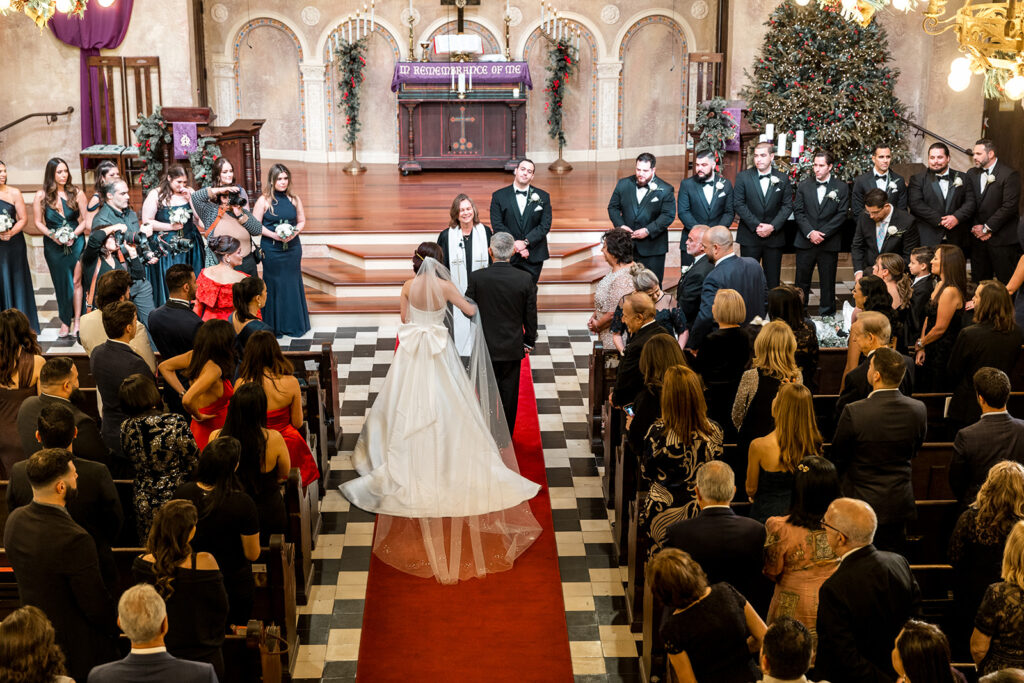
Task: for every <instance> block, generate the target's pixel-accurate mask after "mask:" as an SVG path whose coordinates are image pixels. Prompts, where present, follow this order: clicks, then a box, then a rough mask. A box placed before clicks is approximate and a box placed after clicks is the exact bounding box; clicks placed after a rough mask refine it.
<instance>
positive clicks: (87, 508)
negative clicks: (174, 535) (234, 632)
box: [7, 403, 145, 593]
mask: <svg viewBox="0 0 1024 683" xmlns="http://www.w3.org/2000/svg"><path fill="white" fill-rule="evenodd" d="M36 423H37V426H36V432H35V438H36V439H37V441H36V444H37V445H40V444H41V445H42V448H62V449H65V450H67V451H68V452H70V453H72V455H73V456H74V450H73V445H72V444H73V443H74V439H75V416H74V414H73V413H72V411H71V409H70V408H69V407H66V406H63V405H60V404H59V403H53V404H50V405H46V406H44V407H43V408H42V411H41V412H40V413H39V416H38V418H37V420H36ZM35 450H40V449H39V448H37V449H35ZM33 452H34V451H33ZM72 462H73V463H74V464H75V471H76V472H77V473H78V483H77V487H76V490H77V493H76V494H75V495H74V496H73V497H72V498H71V499H70V500H68V501H67V511H68V514H70V515H71V519H73V520H75V521H76V522H77V523H78V524H79V525H80V526H81V527H82V528H83V529H85V530H86V531H88V532H89V535H90V536H92V540H93V541H95V542H96V552H97V554H98V556H99V560H100V573H101V574H102V575H103V582H104V583H105V584H106V585H107V588H108V589H109V590H110V591H111V593H113V592H114V591H115V590H116V588H117V565H116V564H115V563H114V553H113V551H112V550H111V548H112V547H113V546H114V543H115V541H116V540H117V534H118V533H119V532H120V531H121V524H122V523H123V522H124V510H123V508H122V507H121V498H120V496H118V495H117V489H116V488H115V487H114V480H113V478H111V476H110V470H108V469H107V466H106V465H104V464H102V463H98V462H93V461H91V460H86V459H84V458H79V457H77V456H75V457H73V458H72ZM27 466H28V461H26V460H22V461H21V462H18V463H15V464H14V467H12V468H11V480H10V483H9V484H8V486H7V509H8V510H14V509H15V508H19V507H22V506H25V505H28V504H30V503H31V502H32V485H31V484H30V483H29V480H28V475H27V474H26V473H25V470H26V467H27ZM141 540H142V542H145V539H141Z"/></svg>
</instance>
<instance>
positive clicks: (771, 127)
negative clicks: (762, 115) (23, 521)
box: [764, 123, 775, 141]
mask: <svg viewBox="0 0 1024 683" xmlns="http://www.w3.org/2000/svg"><path fill="white" fill-rule="evenodd" d="M764 134H765V135H767V136H768V140H769V141H771V139H772V138H774V137H775V124H774V123H769V124H768V125H766V126H765V127H764Z"/></svg>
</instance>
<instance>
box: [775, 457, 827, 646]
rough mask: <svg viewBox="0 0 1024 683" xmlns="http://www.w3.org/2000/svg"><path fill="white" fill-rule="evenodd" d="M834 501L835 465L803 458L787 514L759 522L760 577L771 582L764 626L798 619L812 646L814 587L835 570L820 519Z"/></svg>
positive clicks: (815, 612)
mask: <svg viewBox="0 0 1024 683" xmlns="http://www.w3.org/2000/svg"><path fill="white" fill-rule="evenodd" d="M838 497H839V477H838V475H836V468H835V466H834V465H833V464H832V463H830V462H829V461H828V460H826V459H825V458H822V457H820V456H817V455H811V456H808V457H806V458H804V459H803V462H801V463H800V464H799V465H798V466H797V472H796V480H795V482H794V487H793V502H792V505H791V506H790V508H789V514H788V515H786V516H784V517H769V518H768V521H767V522H765V531H766V534H767V539H766V540H765V544H764V574H765V576H767V577H768V578H769V579H771V580H772V581H774V582H775V592H774V594H773V595H772V602H771V605H770V606H769V607H768V623H769V624H774V623H776V621H778V620H779V619H785V618H789V617H792V618H795V619H799V620H800V622H801V623H803V624H804V626H806V627H807V628H808V630H810V632H811V637H812V638H813V639H814V642H815V643H816V642H817V638H818V631H817V622H818V589H820V588H821V584H823V583H825V580H826V579H828V577H830V576H832V574H833V573H834V572H835V570H836V568H837V567H838V566H839V558H838V557H837V556H836V554H835V553H834V552H833V551H832V548H831V547H830V546H829V545H828V543H827V542H826V537H825V527H823V526H822V523H821V521H822V518H823V517H824V516H825V512H826V511H827V510H828V506H829V505H831V504H832V501H834V500H835V499H836V498H838Z"/></svg>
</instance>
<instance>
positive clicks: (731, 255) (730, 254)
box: [715, 252, 736, 268]
mask: <svg viewBox="0 0 1024 683" xmlns="http://www.w3.org/2000/svg"><path fill="white" fill-rule="evenodd" d="M735 255H736V254H735V253H733V252H729V253H728V254H726V255H725V256H723V257H722V258H720V259H718V260H717V261H715V268H717V267H718V264H719V263H721V262H722V261H724V260H725V259H727V258H732V257H733V256H735Z"/></svg>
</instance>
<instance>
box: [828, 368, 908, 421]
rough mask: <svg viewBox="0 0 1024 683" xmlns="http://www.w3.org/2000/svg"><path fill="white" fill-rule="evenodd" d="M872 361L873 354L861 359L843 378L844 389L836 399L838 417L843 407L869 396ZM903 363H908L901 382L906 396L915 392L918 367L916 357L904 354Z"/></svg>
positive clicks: (902, 391)
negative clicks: (915, 362)
mask: <svg viewBox="0 0 1024 683" xmlns="http://www.w3.org/2000/svg"><path fill="white" fill-rule="evenodd" d="M870 361H871V355H870V354H868V357H867V358H865V359H864V360H863V361H861V364H860V365H858V366H857V367H855V368H854V369H853V370H850V371H849V372H848V373H846V377H844V378H843V390H842V392H841V393H840V394H839V399H838V400H836V419H838V418H839V416H840V415H842V414H843V408H845V407H846V406H847V405H848V404H850V403H853V402H854V401H860V400H862V399H865V398H867V397H868V394H870V393H871V383H870V382H868V363H869V362H870ZM903 364H904V365H906V367H907V371H906V372H905V373H903V381H901V382H900V393H901V394H903V395H904V396H912V395H913V394H914V369H915V368H916V367H917V366H916V365H915V364H914V359H913V358H911V357H910V356H903Z"/></svg>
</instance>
